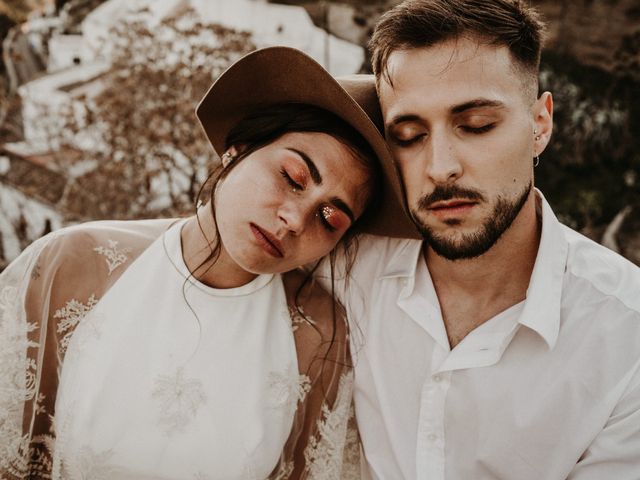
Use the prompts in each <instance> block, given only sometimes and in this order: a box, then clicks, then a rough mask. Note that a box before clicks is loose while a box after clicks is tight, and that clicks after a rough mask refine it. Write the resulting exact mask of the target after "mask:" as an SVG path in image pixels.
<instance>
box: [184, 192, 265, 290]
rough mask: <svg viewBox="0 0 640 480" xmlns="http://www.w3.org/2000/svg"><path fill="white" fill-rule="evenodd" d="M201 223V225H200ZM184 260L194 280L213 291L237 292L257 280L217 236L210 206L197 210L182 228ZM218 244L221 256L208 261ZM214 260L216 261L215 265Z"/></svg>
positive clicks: (208, 204)
mask: <svg viewBox="0 0 640 480" xmlns="http://www.w3.org/2000/svg"><path fill="white" fill-rule="evenodd" d="M198 221H199V222H198ZM180 236H181V240H182V258H183V259H184V262H185V264H186V265H187V268H188V269H189V271H190V272H191V273H192V274H193V276H194V277H195V278H196V279H197V280H199V281H200V282H202V283H204V284H205V285H208V286H210V287H213V288H234V287H239V286H242V285H245V284H247V283H249V282H250V281H251V280H253V279H254V278H256V277H257V275H256V274H255V273H251V272H247V271H246V270H243V269H242V268H240V266H239V265H238V264H237V263H236V262H234V261H233V259H232V258H231V257H230V256H229V255H228V253H227V251H226V250H225V248H224V245H222V243H221V242H220V240H219V239H218V238H217V235H216V226H215V223H214V221H213V211H212V208H211V202H209V203H207V204H206V205H205V206H203V207H201V208H199V209H198V212H197V214H196V215H194V216H192V217H191V218H189V219H188V220H187V222H186V223H185V224H184V226H183V227H182V232H181V233H180ZM216 243H219V244H220V246H219V251H220V254H219V255H218V257H217V258H214V259H212V258H209V257H210V256H211V252H212V251H213V249H214V247H215V246H216ZM214 260H215V261H214Z"/></svg>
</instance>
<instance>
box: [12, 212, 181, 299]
mask: <svg viewBox="0 0 640 480" xmlns="http://www.w3.org/2000/svg"><path fill="white" fill-rule="evenodd" d="M174 221H175V219H173V220H171V219H167V220H133V221H95V222H87V223H82V224H78V225H73V226H69V227H65V228H63V229H60V230H56V231H54V232H52V233H50V234H49V235H47V236H46V237H44V238H42V239H40V240H38V241H37V242H36V243H35V244H34V246H33V247H32V251H31V252H25V253H24V255H30V256H31V257H32V258H33V260H32V262H31V263H32V266H31V274H30V277H31V281H30V290H32V291H34V292H36V293H37V292H47V291H49V292H51V293H52V295H53V296H54V297H55V298H57V299H59V302H62V303H64V302H65V301H66V300H67V299H68V298H72V297H73V298H84V297H86V298H90V297H91V296H92V295H93V296H96V297H99V296H101V295H102V294H104V293H105V292H106V290H107V289H108V288H109V287H110V285H113V283H114V282H115V281H116V280H117V279H118V278H119V277H120V275H121V274H122V273H123V272H124V271H125V270H126V269H127V268H128V266H129V265H131V264H132V263H133V261H134V260H135V259H136V258H137V257H138V256H139V255H140V254H141V253H142V252H143V251H144V250H145V249H146V248H147V247H148V246H149V245H150V244H151V243H152V242H153V241H154V240H155V239H156V238H158V237H159V236H160V235H161V234H162V232H164V231H165V230H166V229H167V228H168V227H169V226H170V225H171V224H172V223H173V222H174ZM38 294H40V293H38Z"/></svg>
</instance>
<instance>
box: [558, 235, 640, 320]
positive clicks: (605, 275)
mask: <svg viewBox="0 0 640 480" xmlns="http://www.w3.org/2000/svg"><path fill="white" fill-rule="evenodd" d="M563 231H564V235H565V238H566V239H567V243H568V245H569V251H568V258H567V267H566V273H567V274H568V275H571V276H572V277H573V278H574V279H576V280H580V281H582V282H586V284H588V285H590V286H591V287H592V288H593V292H594V294H595V295H600V296H602V297H603V298H604V297H609V298H610V299H611V300H615V301H619V302H621V303H622V304H623V305H624V306H625V307H626V308H628V309H631V310H633V311H635V312H636V313H638V314H639V315H640V267H638V266H637V265H635V264H633V263H632V262H630V261H629V260H627V259H626V258H624V257H623V256H621V255H619V254H618V253H616V252H614V251H612V250H610V249H608V248H607V247H604V246H602V245H600V244H598V243H596V242H594V241H593V240H591V239H589V238H587V237H585V236H584V235H582V234H580V233H578V232H576V231H575V230H572V229H571V228H569V227H566V226H563Z"/></svg>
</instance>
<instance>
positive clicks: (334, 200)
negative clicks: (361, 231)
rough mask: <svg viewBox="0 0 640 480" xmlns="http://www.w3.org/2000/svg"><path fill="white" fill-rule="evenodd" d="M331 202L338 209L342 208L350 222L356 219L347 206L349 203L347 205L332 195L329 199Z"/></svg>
mask: <svg viewBox="0 0 640 480" xmlns="http://www.w3.org/2000/svg"><path fill="white" fill-rule="evenodd" d="M331 204H332V205H333V206H334V207H336V208H339V209H340V210H342V211H343V212H344V213H345V215H346V216H347V217H349V220H351V223H353V222H355V221H356V219H355V217H354V215H353V212H352V211H351V209H350V208H349V205H347V204H346V203H345V202H343V201H342V200H341V199H339V198H338V197H333V198H332V199H331Z"/></svg>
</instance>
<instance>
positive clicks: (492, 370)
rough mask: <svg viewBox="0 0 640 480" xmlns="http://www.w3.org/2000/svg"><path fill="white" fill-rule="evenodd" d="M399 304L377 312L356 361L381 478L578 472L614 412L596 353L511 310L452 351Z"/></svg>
mask: <svg viewBox="0 0 640 480" xmlns="http://www.w3.org/2000/svg"><path fill="white" fill-rule="evenodd" d="M517 313H518V312H517V311H515V312H512V314H513V315H517ZM387 314H388V316H387V318H386V320H385V321H375V320H374V319H372V320H373V321H370V322H368V324H367V330H366V331H365V337H366V338H365V345H364V347H363V348H362V349H361V351H360V354H359V356H358V362H357V363H356V370H355V373H356V391H355V401H356V413H357V416H358V421H359V427H360V430H361V436H362V440H363V445H364V449H365V455H366V457H367V459H368V461H369V463H370V466H371V468H372V471H373V472H375V473H376V475H377V476H378V477H379V478H421V479H422V478H424V479H444V478H478V479H482V478H487V479H488V478H518V479H525V480H526V479H529V478H531V479H539V478H550V479H553V478H566V476H567V475H568V473H569V472H570V470H571V468H573V466H575V463H576V462H577V461H578V460H579V458H580V456H581V454H582V453H583V452H584V450H585V449H586V448H587V447H588V445H589V443H590V442H591V440H592V439H593V438H594V437H595V435H597V432H598V431H599V429H600V428H601V427H602V424H603V423H604V422H606V420H607V418H608V417H609V415H610V413H611V410H610V407H609V406H608V405H606V404H603V403H599V402H597V401H596V399H595V398H594V395H596V391H597V390H600V391H603V392H604V391H605V390H606V388H607V386H606V382H604V381H602V379H601V378H599V377H598V375H595V376H594V374H593V373H587V370H588V369H585V368H584V367H585V365H584V364H585V362H588V361H589V359H588V358H586V357H584V356H582V355H581V354H579V353H578V354H574V353H572V352H571V351H570V349H569V348H566V349H565V347H564V346H563V345H558V348H557V350H555V351H553V352H550V351H549V349H548V348H547V346H546V344H545V343H544V340H543V339H542V338H541V337H540V336H539V335H537V334H536V333H535V332H533V331H531V330H529V329H528V328H526V327H523V326H519V325H518V324H517V322H515V323H514V322H513V318H508V315H507V316H505V317H503V318H502V319H500V318H498V321H497V322H494V323H493V324H492V323H491V322H488V327H492V328H484V329H483V328H481V329H478V330H476V331H474V332H471V333H470V334H469V335H468V336H467V337H466V338H465V339H464V341H463V342H461V343H460V344H459V345H458V346H457V347H456V348H454V349H453V350H451V351H449V350H448V349H447V348H445V347H444V346H442V345H440V344H439V343H438V342H437V341H435V340H434V338H433V337H432V336H431V335H430V334H429V332H428V331H427V330H425V328H423V326H422V325H420V324H419V323H418V322H416V321H415V319H413V318H411V316H410V315H408V314H407V313H406V312H404V311H403V310H402V309H401V308H399V309H398V311H396V312H395V314H392V312H391V311H388V312H387ZM392 317H393V318H392ZM500 320H502V321H500ZM440 322H442V320H441V319H440Z"/></svg>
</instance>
